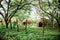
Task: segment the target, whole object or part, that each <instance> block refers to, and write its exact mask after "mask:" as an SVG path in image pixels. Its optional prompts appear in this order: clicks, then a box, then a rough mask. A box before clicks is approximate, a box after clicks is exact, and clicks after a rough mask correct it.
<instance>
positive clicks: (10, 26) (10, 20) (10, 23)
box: [10, 20, 12, 29]
mask: <svg viewBox="0 0 60 40" xmlns="http://www.w3.org/2000/svg"><path fill="white" fill-rule="evenodd" d="M10 28H11V29H12V23H11V20H10Z"/></svg>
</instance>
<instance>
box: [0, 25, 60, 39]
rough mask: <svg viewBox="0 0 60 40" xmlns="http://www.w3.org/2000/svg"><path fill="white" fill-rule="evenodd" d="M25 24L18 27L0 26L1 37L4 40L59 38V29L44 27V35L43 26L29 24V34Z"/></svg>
mask: <svg viewBox="0 0 60 40" xmlns="http://www.w3.org/2000/svg"><path fill="white" fill-rule="evenodd" d="M23 28H24V27H23V26H19V31H17V28H13V29H12V30H11V29H10V28H8V29H6V28H0V39H4V40H57V35H58V34H59V32H58V30H57V29H47V28H45V29H44V32H45V33H44V37H43V36H42V27H36V26H29V27H28V28H27V34H26V33H25V30H21V29H23Z"/></svg>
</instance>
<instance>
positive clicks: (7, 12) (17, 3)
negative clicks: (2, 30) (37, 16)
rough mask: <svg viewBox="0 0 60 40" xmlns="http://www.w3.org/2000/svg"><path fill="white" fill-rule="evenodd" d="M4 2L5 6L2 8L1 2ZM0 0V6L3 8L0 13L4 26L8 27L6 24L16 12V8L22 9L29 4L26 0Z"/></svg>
mask: <svg viewBox="0 0 60 40" xmlns="http://www.w3.org/2000/svg"><path fill="white" fill-rule="evenodd" d="M3 1H4V2H5V3H6V5H7V7H6V9H5V8H4V5H2V2H3ZM3 1H0V6H1V8H2V9H3V11H4V13H2V12H1V11H0V15H2V17H3V19H4V21H5V24H6V28H8V25H9V23H10V21H11V18H12V17H13V16H14V15H15V14H16V13H17V11H18V10H21V9H23V8H24V7H25V6H26V5H29V4H30V3H29V2H28V1H27V0H8V1H7V0H3Z"/></svg>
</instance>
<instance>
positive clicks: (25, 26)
mask: <svg viewBox="0 0 60 40" xmlns="http://www.w3.org/2000/svg"><path fill="white" fill-rule="evenodd" d="M25 32H26V34H27V19H26V24H25Z"/></svg>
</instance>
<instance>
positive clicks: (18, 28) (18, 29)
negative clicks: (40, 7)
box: [16, 19, 19, 31]
mask: <svg viewBox="0 0 60 40" xmlns="http://www.w3.org/2000/svg"><path fill="white" fill-rule="evenodd" d="M16 22H17V31H19V26H18V19H16Z"/></svg>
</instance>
